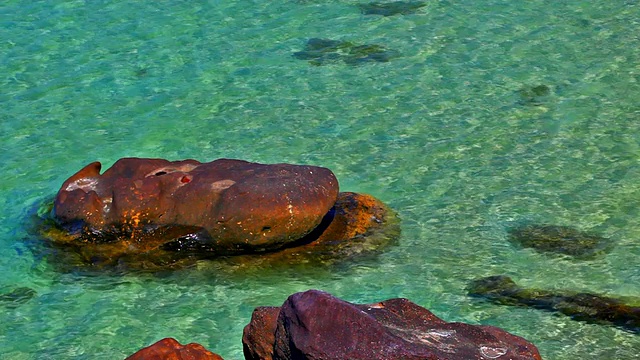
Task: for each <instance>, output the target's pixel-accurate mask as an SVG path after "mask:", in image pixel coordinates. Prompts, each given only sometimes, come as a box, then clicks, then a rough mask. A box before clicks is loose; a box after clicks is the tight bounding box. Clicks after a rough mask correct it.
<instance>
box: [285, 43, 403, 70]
mask: <svg viewBox="0 0 640 360" xmlns="http://www.w3.org/2000/svg"><path fill="white" fill-rule="evenodd" d="M293 56H294V57H295V58H296V59H300V60H307V61H309V63H310V64H311V65H316V66H320V65H325V64H330V63H336V62H344V63H345V64H348V65H360V64H364V63H368V62H388V61H390V60H391V59H392V58H394V57H397V54H396V52H394V51H391V50H388V49H386V48H385V47H384V46H382V45H375V44H363V45H357V44H353V43H351V42H348V41H339V40H330V39H318V38H312V39H309V40H308V41H307V44H306V45H305V48H304V50H303V51H298V52H295V53H293Z"/></svg>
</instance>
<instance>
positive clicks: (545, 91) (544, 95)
mask: <svg viewBox="0 0 640 360" xmlns="http://www.w3.org/2000/svg"><path fill="white" fill-rule="evenodd" d="M518 95H520V102H519V103H520V104H521V105H525V106H541V105H542V104H543V103H544V102H545V101H546V100H547V99H548V98H549V95H551V88H549V86H547V85H535V86H525V87H523V88H521V89H520V90H518Z"/></svg>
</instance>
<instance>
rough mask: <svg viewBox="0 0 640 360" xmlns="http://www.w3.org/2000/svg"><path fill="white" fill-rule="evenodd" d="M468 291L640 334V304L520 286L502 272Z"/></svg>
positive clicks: (473, 284)
mask: <svg viewBox="0 0 640 360" xmlns="http://www.w3.org/2000/svg"><path fill="white" fill-rule="evenodd" d="M469 294H470V295H472V296H478V297H483V298H486V299H488V300H490V301H492V302H494V303H497V304H501V305H519V306H531V307H533V308H536V309H541V310H548V311H554V312H559V313H561V314H564V315H567V316H569V317H571V318H572V319H574V320H579V321H586V322H589V323H598V324H607V325H614V326H617V327H620V328H622V329H624V330H627V331H631V332H634V333H640V307H634V306H629V305H627V304H625V303H623V302H622V301H620V300H618V299H613V298H609V297H605V296H601V295H595V294H590V293H574V294H572V293H559V292H551V291H546V290H539V289H526V288H521V287H519V286H518V285H517V284H516V283H515V282H514V281H513V280H511V278H510V277H508V276H503V275H498V276H489V277H486V278H482V279H478V280H475V281H473V282H472V283H471V285H470V286H469Z"/></svg>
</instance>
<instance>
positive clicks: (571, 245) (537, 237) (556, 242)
mask: <svg viewBox="0 0 640 360" xmlns="http://www.w3.org/2000/svg"><path fill="white" fill-rule="evenodd" d="M509 241H511V242H512V243H514V244H517V245H520V246H523V247H528V248H533V249H535V250H537V251H540V252H551V253H558V254H564V255H569V256H573V257H576V258H582V259H586V258H592V257H595V256H597V255H600V254H603V253H606V252H608V251H609V250H611V248H612V247H613V242H612V241H611V240H610V239H607V238H605V237H602V236H598V235H595V234H590V233H587V232H583V231H580V230H577V229H574V228H572V227H568V226H558V225H545V224H532V225H525V226H521V227H516V228H513V229H511V230H510V231H509Z"/></svg>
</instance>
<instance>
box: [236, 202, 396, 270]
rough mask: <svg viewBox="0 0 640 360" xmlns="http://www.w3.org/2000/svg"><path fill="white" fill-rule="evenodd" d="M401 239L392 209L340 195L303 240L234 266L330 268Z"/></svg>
mask: <svg viewBox="0 0 640 360" xmlns="http://www.w3.org/2000/svg"><path fill="white" fill-rule="evenodd" d="M399 237H400V221H399V219H398V217H397V216H396V214H395V212H393V210H391V209H389V208H388V207H387V206H386V205H385V204H384V203H382V202H381V201H380V200H378V199H376V198H375V197H373V196H371V195H367V194H358V193H353V192H341V193H339V194H338V200H337V201H336V204H335V206H334V207H333V209H331V211H329V212H328V213H327V215H326V216H325V218H324V219H323V220H322V222H321V223H320V225H318V227H317V228H316V229H314V230H313V231H312V232H311V233H309V234H308V235H306V236H305V237H304V238H302V239H300V240H299V241H297V242H295V243H294V244H293V246H292V247H288V248H285V249H282V250H279V251H276V252H271V253H264V254H255V255H244V256H234V257H232V258H231V257H230V258H226V259H225V262H229V263H233V264H234V265H235V266H238V265H245V266H253V267H260V266H261V267H269V268H274V267H277V266H285V267H291V265H292V264H303V263H304V264H309V265H320V264H321V265H327V264H332V263H336V262H340V261H346V260H354V259H355V258H360V257H364V256H374V255H376V254H377V253H379V252H380V251H381V250H382V249H384V248H386V247H388V246H391V245H392V244H393V243H394V242H396V241H397V240H398V238H399Z"/></svg>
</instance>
